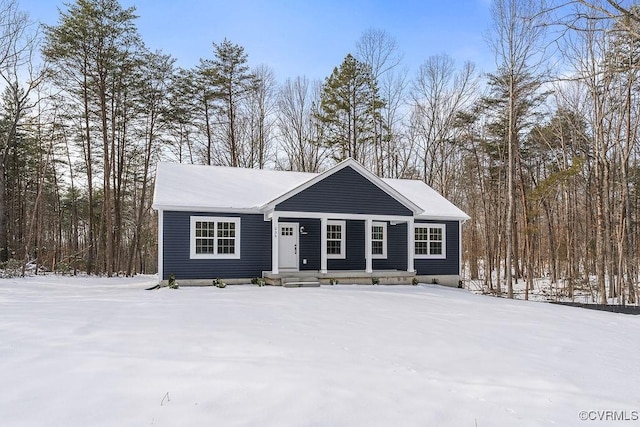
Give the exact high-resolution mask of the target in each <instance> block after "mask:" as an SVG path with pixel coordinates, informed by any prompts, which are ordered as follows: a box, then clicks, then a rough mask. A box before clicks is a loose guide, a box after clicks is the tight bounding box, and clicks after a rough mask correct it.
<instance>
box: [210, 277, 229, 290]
mask: <svg viewBox="0 0 640 427" xmlns="http://www.w3.org/2000/svg"><path fill="white" fill-rule="evenodd" d="M213 286H217V287H219V288H221V289H222V288H226V287H227V284H226V283H224V282H223V281H222V279H213Z"/></svg>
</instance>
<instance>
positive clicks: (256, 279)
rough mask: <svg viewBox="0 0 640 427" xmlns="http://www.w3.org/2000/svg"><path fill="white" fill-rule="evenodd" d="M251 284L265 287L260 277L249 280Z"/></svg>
mask: <svg viewBox="0 0 640 427" xmlns="http://www.w3.org/2000/svg"><path fill="white" fill-rule="evenodd" d="M251 284H252V285H258V286H264V285H265V281H264V279H263V278H262V277H254V278H253V279H251Z"/></svg>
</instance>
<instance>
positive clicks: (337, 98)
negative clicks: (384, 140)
mask: <svg viewBox="0 0 640 427" xmlns="http://www.w3.org/2000/svg"><path fill="white" fill-rule="evenodd" d="M384 105H385V102H384V101H383V100H382V99H381V98H380V96H379V94H378V86H377V82H376V81H375V79H374V78H373V75H372V72H371V67H370V66H369V65H367V64H365V63H363V62H360V61H358V60H357V59H356V58H354V57H353V56H352V55H351V54H349V55H347V56H346V57H345V59H344V61H343V62H342V64H341V65H340V67H336V68H334V70H333V73H332V74H331V76H329V77H328V78H327V79H326V81H325V83H324V85H323V87H322V93H321V96H320V108H319V110H317V111H316V112H315V117H316V119H317V120H319V121H320V123H322V124H323V125H324V127H325V135H326V139H325V141H324V143H325V144H326V145H327V146H328V147H330V148H332V149H333V157H334V159H335V160H337V161H341V160H344V159H346V158H347V157H352V158H354V159H355V160H358V161H360V162H363V163H366V161H367V159H368V157H369V156H371V152H370V151H371V150H370V148H371V145H372V144H373V143H374V142H375V141H374V136H375V128H376V124H379V123H380V109H381V108H383V107H384Z"/></svg>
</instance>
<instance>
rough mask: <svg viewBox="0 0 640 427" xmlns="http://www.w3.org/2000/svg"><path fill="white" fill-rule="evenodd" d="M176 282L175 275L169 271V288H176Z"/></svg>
mask: <svg viewBox="0 0 640 427" xmlns="http://www.w3.org/2000/svg"><path fill="white" fill-rule="evenodd" d="M178 288H179V286H178V282H176V275H175V274H173V273H171V274H170V275H169V289H178Z"/></svg>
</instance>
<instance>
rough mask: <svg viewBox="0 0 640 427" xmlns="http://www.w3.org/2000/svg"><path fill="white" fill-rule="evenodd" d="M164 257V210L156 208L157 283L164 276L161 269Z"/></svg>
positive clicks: (160, 281)
mask: <svg viewBox="0 0 640 427" xmlns="http://www.w3.org/2000/svg"><path fill="white" fill-rule="evenodd" d="M163 257H164V211H163V210H162V209H158V283H162V278H163V276H164V274H163V271H162V269H163V268H164V263H163Z"/></svg>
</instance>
